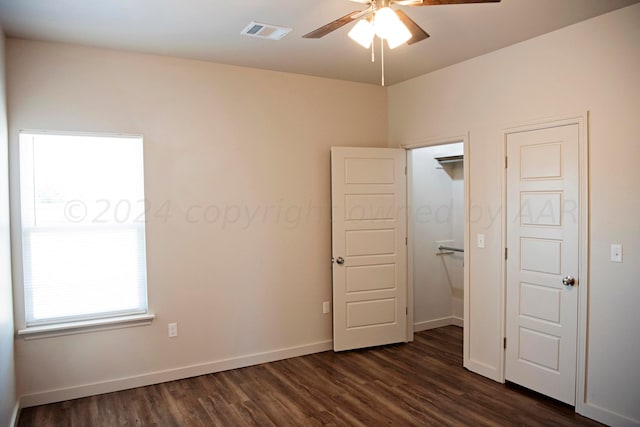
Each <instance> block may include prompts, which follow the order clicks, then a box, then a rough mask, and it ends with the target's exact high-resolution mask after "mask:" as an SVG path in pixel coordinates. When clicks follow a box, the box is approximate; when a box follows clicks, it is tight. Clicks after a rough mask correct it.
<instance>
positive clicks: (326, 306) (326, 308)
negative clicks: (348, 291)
mask: <svg viewBox="0 0 640 427" xmlns="http://www.w3.org/2000/svg"><path fill="white" fill-rule="evenodd" d="M329 309H330V306H329V301H325V302H323V303H322V314H329Z"/></svg>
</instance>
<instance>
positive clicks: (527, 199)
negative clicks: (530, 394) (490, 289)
mask: <svg viewBox="0 0 640 427" xmlns="http://www.w3.org/2000/svg"><path fill="white" fill-rule="evenodd" d="M507 158H508V162H507V163H508V167H507V248H508V258H507V282H506V284H507V320H506V321H507V323H506V326H507V328H506V329H507V331H506V333H507V348H506V357H505V378H506V379H507V380H509V381H512V382H514V383H517V384H520V385H522V386H524V387H527V388H530V389H532V390H535V391H538V392H540V393H543V394H545V395H547V396H550V397H553V398H554V399H557V400H560V401H563V402H565V403H568V404H571V405H574V404H575V382H576V343H577V325H578V292H579V287H578V282H579V280H578V278H577V276H578V271H579V252H578V249H579V245H578V237H579V203H578V202H579V191H578V190H579V188H578V183H579V180H578V125H577V124H569V125H564V126H557V127H550V128H545V129H537V130H531V131H526V132H518V133H511V134H508V135H507ZM568 276H571V277H573V278H574V280H575V283H574V284H573V285H571V284H563V279H564V282H565V283H567V282H570V281H571V280H570V279H569V280H567V279H566V278H568Z"/></svg>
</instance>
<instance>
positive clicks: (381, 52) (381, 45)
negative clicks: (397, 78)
mask: <svg viewBox="0 0 640 427" xmlns="http://www.w3.org/2000/svg"><path fill="white" fill-rule="evenodd" d="M372 44H373V43H372ZM380 63H381V64H382V86H384V39H380Z"/></svg>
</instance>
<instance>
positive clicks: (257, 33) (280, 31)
mask: <svg viewBox="0 0 640 427" xmlns="http://www.w3.org/2000/svg"><path fill="white" fill-rule="evenodd" d="M290 32H291V28H286V27H278V26H275V25H269V24H262V23H260V22H252V23H250V24H249V25H247V27H246V28H245V29H244V30H242V32H241V33H240V34H244V35H245V36H249V37H258V38H261V39H270V40H280V39H281V38H283V37H284V36H286V35H287V34H289V33H290Z"/></svg>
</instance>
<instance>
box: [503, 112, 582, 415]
mask: <svg viewBox="0 0 640 427" xmlns="http://www.w3.org/2000/svg"><path fill="white" fill-rule="evenodd" d="M588 120H589V112H588V111H585V112H584V113H579V114H571V115H565V116H556V117H551V118H542V119H538V120H533V121H529V122H526V123H522V124H518V125H513V126H508V127H505V128H503V129H502V132H501V136H502V144H501V145H502V157H503V158H504V159H505V160H504V162H503V163H506V157H507V136H508V135H509V134H511V133H516V132H525V131H531V130H538V129H545V128H549V127H556V126H563V125H571V124H576V125H578V195H579V197H580V202H579V207H578V236H579V237H578V265H579V267H578V272H579V276H578V277H579V280H580V282H579V287H580V288H579V289H580V295H579V298H578V331H577V333H578V341H577V354H576V404H575V410H576V412H577V413H579V414H582V413H583V411H584V406H585V404H586V401H585V386H586V363H587V311H588V302H589V299H588V294H589V256H588V255H589V127H588V125H589V122H588ZM505 166H506V164H503V165H502V168H503V171H502V188H501V191H502V228H501V231H502V238H501V241H502V253H504V252H505V250H506V248H507V222H508V219H507V168H506V167H505ZM501 276H502V277H501V283H500V286H501V292H500V306H501V310H500V330H501V331H502V336H503V339H504V337H506V336H507V335H506V334H507V331H506V327H507V322H506V310H507V307H506V297H507V262H506V260H505V258H504V257H501ZM502 341H503V340H500V344H501V345H502ZM505 358H506V351H505V349H504V348H501V357H500V358H499V366H498V374H499V378H498V380H499V381H500V382H502V383H504V382H505V365H506V363H505Z"/></svg>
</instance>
